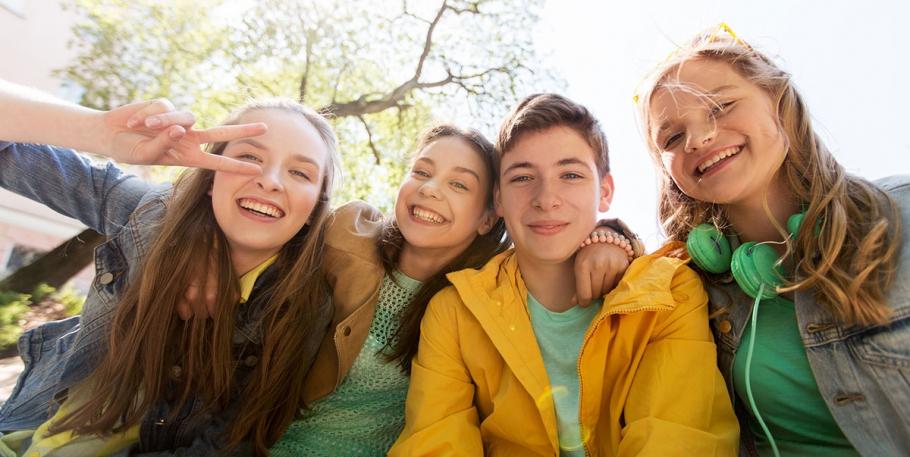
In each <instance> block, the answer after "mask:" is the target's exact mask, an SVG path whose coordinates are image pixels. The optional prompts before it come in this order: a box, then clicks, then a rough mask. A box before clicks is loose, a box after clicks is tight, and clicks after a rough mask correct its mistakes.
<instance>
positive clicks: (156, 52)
mask: <svg viewBox="0 0 910 457" xmlns="http://www.w3.org/2000/svg"><path fill="white" fill-rule="evenodd" d="M68 1H69V3H70V5H71V6H72V7H73V8H74V9H75V10H76V12H77V13H80V14H81V15H82V16H83V17H85V20H84V21H82V22H80V23H79V24H77V26H76V27H75V28H74V34H75V38H74V40H73V42H72V43H71V46H72V47H74V48H75V49H76V50H77V53H78V54H77V55H78V56H77V58H76V60H75V62H73V63H72V64H71V65H70V66H68V67H67V68H64V69H62V70H60V71H59V74H60V75H62V76H63V77H64V78H65V79H67V80H69V81H72V82H73V83H75V84H77V85H78V86H80V87H81V88H83V89H84V91H85V92H84V95H83V100H82V103H83V104H86V105H88V106H92V107H95V108H100V109H107V108H111V107H114V106H119V105H123V104H126V103H129V102H132V101H135V100H139V99H148V98H157V97H166V98H169V99H170V100H171V101H173V102H174V104H175V105H176V106H178V107H181V108H189V109H192V110H193V111H194V112H195V113H196V115H197V118H198V119H200V124H201V126H203V127H207V126H212V125H214V124H216V123H218V122H219V121H220V120H221V119H222V118H224V117H225V116H226V115H227V113H228V112H230V110H231V109H232V108H234V107H236V106H238V105H240V104H242V103H243V102H244V101H246V100H247V99H249V98H255V97H262V96H285V97H290V98H294V99H302V100H303V102H304V103H306V104H308V105H310V106H312V107H314V108H317V109H320V108H331V109H332V111H333V112H334V113H335V115H336V117H337V118H336V119H335V120H334V123H335V126H336V128H337V132H338V135H339V138H340V143H341V151H342V155H343V162H344V166H345V173H344V176H345V179H344V181H343V183H344V187H343V188H340V189H338V190H337V191H336V200H338V201H342V200H345V199H349V198H363V199H366V200H368V201H370V202H372V203H375V204H378V205H379V206H380V207H383V208H384V209H388V208H389V207H390V204H391V202H392V200H393V199H394V194H395V189H396V188H397V184H398V182H399V181H400V178H401V176H402V174H403V172H404V169H405V168H406V166H407V162H408V159H407V157H408V155H409V153H410V152H411V151H410V150H411V148H412V147H413V145H414V143H415V141H416V140H417V136H418V134H419V132H420V131H422V130H423V129H425V128H427V127H429V126H430V125H431V124H432V123H433V121H434V120H437V119H442V120H447V121H454V122H456V123H459V124H461V125H464V126H469V127H475V128H480V129H481V130H485V131H486V132H487V133H488V134H491V133H493V132H494V128H495V125H497V124H498V121H499V119H501V118H502V116H503V115H505V113H506V112H507V110H508V109H509V107H510V106H511V105H512V104H513V103H514V102H515V101H516V100H517V99H518V98H520V97H521V96H523V95H526V94H528V93H531V92H534V91H540V90H543V89H547V90H554V89H557V90H558V89H559V88H561V87H562V83H561V81H560V80H559V79H558V78H556V77H554V76H553V72H552V71H551V70H550V69H548V68H547V67H545V66H544V65H542V64H541V63H540V62H541V60H542V59H541V58H540V57H539V56H538V55H537V52H536V51H535V49H534V45H533V35H532V31H533V29H534V24H535V23H536V21H537V16H536V14H537V11H538V10H539V9H540V7H541V3H542V2H541V1H540V0H535V1H532V2H525V1H518V0H474V1H469V0H445V1H439V0H437V1H419V2H418V1H411V2H408V1H401V0H377V1H371V2H350V1H343V0H257V1H244V2H236V1H232V2H228V1H218V0H202V1H189V0H174V1H169V2H161V1H157V0H132V1H124V0H68Z"/></svg>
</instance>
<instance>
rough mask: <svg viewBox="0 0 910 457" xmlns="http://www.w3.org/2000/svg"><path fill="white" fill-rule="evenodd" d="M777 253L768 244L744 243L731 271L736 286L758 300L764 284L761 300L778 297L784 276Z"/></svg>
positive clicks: (734, 254) (736, 254)
mask: <svg viewBox="0 0 910 457" xmlns="http://www.w3.org/2000/svg"><path fill="white" fill-rule="evenodd" d="M778 258H779V257H778V255H777V251H775V250H774V248H772V247H771V246H768V245H766V244H756V243H755V242H754V241H750V242H748V243H744V244H743V245H742V246H740V247H738V248H736V252H734V253H733V260H732V262H731V264H730V269H731V270H733V278H734V279H735V280H736V284H738V285H739V288H740V289H742V291H743V292H745V293H746V295H748V296H750V297H752V298H758V297H757V296H758V292H759V289H761V286H762V284H764V286H765V288H764V290H763V291H762V294H761V298H762V299H767V298H774V297H776V296H777V287H778V286H780V285H782V284H783V283H784V279H783V278H784V275H783V272H782V271H781V268H780V266H779V265H777V261H778Z"/></svg>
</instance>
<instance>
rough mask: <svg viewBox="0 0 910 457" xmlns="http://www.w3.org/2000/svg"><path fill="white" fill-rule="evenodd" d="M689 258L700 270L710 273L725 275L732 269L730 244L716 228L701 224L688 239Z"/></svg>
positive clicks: (690, 233)
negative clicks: (724, 273)
mask: <svg viewBox="0 0 910 457" xmlns="http://www.w3.org/2000/svg"><path fill="white" fill-rule="evenodd" d="M686 249H687V250H688V251H689V257H691V258H692V260H693V261H694V262H695V264H696V265H698V267H699V268H701V269H702V270H705V271H707V272H710V273H723V272H726V271H727V270H729V269H730V257H731V255H732V254H731V252H730V243H729V242H728V241H727V238H726V237H725V236H724V234H723V233H720V231H718V230H717V229H716V228H714V226H712V225H709V224H701V225H699V226H698V227H695V228H694V229H692V231H691V232H689V237H688V238H686Z"/></svg>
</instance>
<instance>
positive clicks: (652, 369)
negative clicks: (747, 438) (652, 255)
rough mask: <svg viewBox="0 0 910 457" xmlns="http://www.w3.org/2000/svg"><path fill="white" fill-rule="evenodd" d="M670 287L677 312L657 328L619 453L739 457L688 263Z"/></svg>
mask: <svg viewBox="0 0 910 457" xmlns="http://www.w3.org/2000/svg"><path fill="white" fill-rule="evenodd" d="M662 261H670V262H677V260H676V259H668V258H664V259H662ZM670 287H671V293H672V296H673V299H674V301H675V302H676V307H675V309H674V310H673V311H668V312H667V315H666V316H665V317H664V319H662V320H660V321H659V322H658V323H657V325H656V327H655V329H654V334H653V336H652V338H651V341H650V342H649V344H648V347H647V348H646V350H645V354H644V356H643V357H642V360H641V363H640V365H639V367H638V371H637V373H636V375H635V378H634V380H633V382H632V386H631V389H630V391H629V396H628V398H627V400H626V405H625V408H624V413H623V415H624V417H625V420H626V426H625V429H624V430H623V439H622V442H621V443H620V452H619V455H621V456H631V455H635V456H689V455H699V456H731V457H732V456H735V455H736V453H737V449H738V445H739V425H738V423H737V419H736V415H735V414H734V413H733V407H732V405H731V404H730V400H729V396H728V395H727V389H726V386H725V384H724V380H723V378H722V376H721V374H720V371H719V370H718V368H717V349H716V346H715V345H714V342H713V339H712V336H711V331H710V328H709V326H708V314H707V309H708V308H707V300H708V298H707V294H706V293H705V291H704V287H703V286H702V283H701V280H700V279H699V277H698V275H697V274H696V273H695V272H694V271H692V270H691V269H690V268H688V267H686V266H685V265H680V266H679V267H678V268H677V270H676V272H675V274H674V276H673V279H672V281H671V285H670Z"/></svg>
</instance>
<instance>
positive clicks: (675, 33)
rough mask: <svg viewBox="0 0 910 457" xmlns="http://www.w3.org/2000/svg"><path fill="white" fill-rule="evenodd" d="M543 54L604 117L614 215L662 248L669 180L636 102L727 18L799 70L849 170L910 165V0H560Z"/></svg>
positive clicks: (800, 84)
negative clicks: (652, 75)
mask: <svg viewBox="0 0 910 457" xmlns="http://www.w3.org/2000/svg"><path fill="white" fill-rule="evenodd" d="M541 19H542V20H541V23H540V24H539V27H538V30H537V33H536V42H537V43H536V44H537V46H538V49H539V51H540V52H542V53H544V54H545V55H547V56H548V59H549V60H550V62H551V64H552V65H554V66H555V67H556V68H557V69H558V70H559V72H560V74H561V76H562V77H563V78H564V79H565V80H566V82H567V87H566V91H565V93H566V95H567V96H569V97H570V98H572V99H574V100H575V101H578V102H580V103H582V104H584V105H585V106H587V107H588V108H589V109H591V110H592V111H593V112H594V113H595V115H596V116H597V117H598V118H599V119H600V121H601V123H602V125H603V127H604V130H605V132H606V134H607V138H608V141H609V144H610V164H611V168H612V172H613V179H614V182H615V194H614V200H613V205H612V207H611V208H610V211H609V213H608V215H609V216H611V217H620V218H622V219H623V220H625V221H627V222H628V223H629V224H630V225H631V226H632V228H633V229H634V230H635V231H637V232H638V234H639V235H640V236H641V237H642V239H644V241H645V243H646V245H647V246H648V248H649V249H654V248H656V247H658V246H660V243H661V241H662V236H661V234H660V229H659V225H658V223H657V216H656V215H657V209H656V202H657V184H656V175H655V173H654V171H653V166H652V162H651V160H650V158H649V156H648V153H647V149H646V148H645V144H644V141H643V140H642V136H641V133H640V129H639V126H638V122H637V117H636V113H635V106H634V103H633V101H632V96H633V92H634V90H635V87H636V85H637V84H638V83H639V81H640V80H641V79H642V78H643V76H644V75H645V74H647V73H648V71H649V70H651V68H653V66H654V65H656V64H658V63H660V62H661V61H662V60H663V59H664V58H666V57H667V55H669V53H670V52H672V51H673V49H674V48H675V47H676V46H677V45H678V44H679V43H684V42H685V41H687V40H688V39H689V38H690V37H692V36H693V35H694V34H695V33H696V32H699V31H701V30H703V29H706V28H709V27H713V26H716V25H717V24H719V23H720V22H726V23H727V24H729V26H730V27H731V28H732V29H733V30H734V31H735V32H736V34H737V36H739V38H740V39H743V40H745V41H746V42H747V43H749V44H750V45H751V46H752V47H754V48H757V49H758V50H760V51H762V52H764V53H765V54H767V55H769V56H771V57H772V58H773V59H774V60H775V61H776V62H777V63H778V65H780V66H781V67H782V68H783V69H784V70H786V71H788V72H789V73H790V74H791V75H793V81H794V82H795V84H796V86H797V88H798V89H799V91H800V93H801V94H802V95H803V97H804V98H805V99H806V103H807V104H808V106H809V110H810V113H811V115H812V116H813V120H814V125H815V128H816V130H817V131H818V132H819V134H820V135H821V136H822V138H823V139H824V141H825V143H826V144H827V146H828V147H829V149H831V151H832V152H833V153H834V155H835V157H836V158H837V159H838V161H839V162H840V163H841V164H842V165H844V167H845V168H846V169H847V171H848V172H851V173H854V174H857V175H860V176H863V177H866V178H870V179H875V178H880V177H884V176H888V175H893V174H910V115H908V110H910V84H908V81H910V62H908V59H907V58H908V56H910V36H908V35H907V30H906V27H907V26H906V21H907V20H908V19H910V2H903V1H881V0H874V1H868V0H865V1H843V0H836V1H799V0H791V1H780V0H762V1H751V2H744V1H743V2H741V1H733V0H728V1H708V0H695V1H692V0H687V1H684V2H683V1H647V2H645V1H639V2H631V1H606V0H601V1H581V0H548V2H547V4H546V7H545V8H544V11H543V15H542V18H541Z"/></svg>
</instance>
